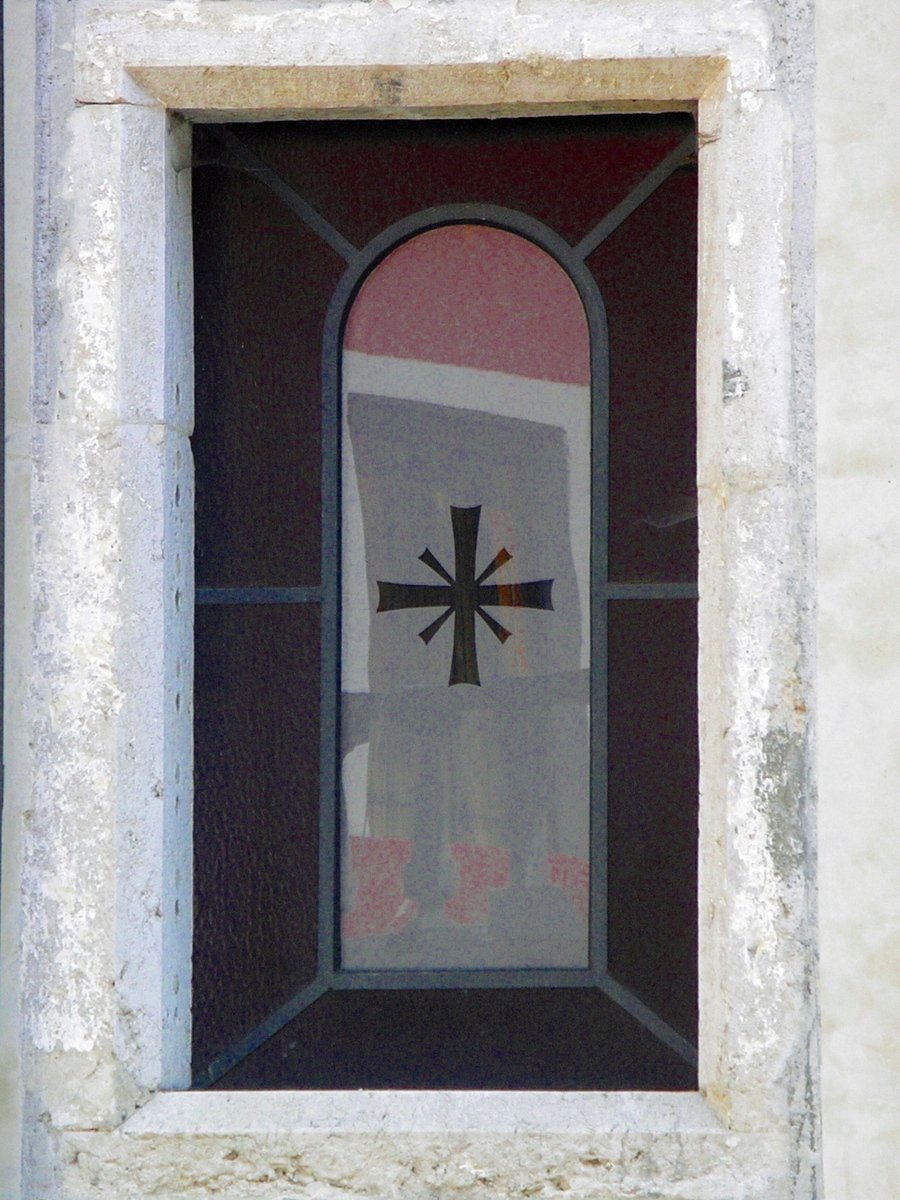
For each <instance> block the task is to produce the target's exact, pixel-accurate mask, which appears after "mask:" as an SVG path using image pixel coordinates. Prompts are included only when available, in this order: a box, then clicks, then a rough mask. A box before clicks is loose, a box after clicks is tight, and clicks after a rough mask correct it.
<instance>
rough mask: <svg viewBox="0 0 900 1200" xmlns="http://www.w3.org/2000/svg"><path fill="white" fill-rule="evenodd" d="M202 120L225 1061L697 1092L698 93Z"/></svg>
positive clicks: (209, 782) (200, 1016) (199, 349)
mask: <svg viewBox="0 0 900 1200" xmlns="http://www.w3.org/2000/svg"><path fill="white" fill-rule="evenodd" d="M196 143H197V144H196V166H197V170H196V171H195V187H194V240H195V254H196V283H195V292H196V304H197V308H196V321H195V334H196V338H195V343H196V363H197V368H196V369H197V426H196V432H195V435H194V443H193V444H194V454H195V461H196V472H197V555H196V562H197V602H198V607H197V614H196V680H195V762H196V779H195V790H196V796H195V810H196V828H195V913H196V917H195V939H194V1004H195V1011H194V1064H195V1079H196V1083H197V1085H198V1086H210V1085H212V1086H221V1087H227V1088H241V1087H248V1088H262V1087H264V1088H273V1087H274V1088H278V1087H287V1088H298V1087H313V1088H316V1087H323V1088H334V1087H379V1086H383V1087H404V1086H405V1087H410V1086H412V1087H472V1088H492V1087H493V1088H531V1087H535V1088H592V1089H614V1088H640V1089H660V1088H662V1089H665V1088H669V1089H685V1088H691V1087H693V1086H695V1083H696V1052H695V1049H694V1043H695V1041H696V936H697V935H696V925H697V917H696V822H697V731H696V730H697V714H696V654H697V646H696V484H695V442H696V419H695V398H694V337H695V326H696V312H695V310H696V164H695V156H694V133H693V126H692V122H691V120H690V118H688V117H687V116H684V115H672V114H664V115H652V116H650V115H647V116H639V117H628V118H624V117H602V118H601V117H590V118H588V117H584V118H552V119H550V118H546V119H545V118H535V119H523V120H503V121H494V122H489V121H465V122H462V121H459V122H450V121H429V122H384V123H376V122H333V123H332V122H317V123H293V124H287V123H284V124H272V125H258V126H245V125H244V126H233V127H227V126H218V127H205V128H202V129H198V131H197V134H196Z"/></svg>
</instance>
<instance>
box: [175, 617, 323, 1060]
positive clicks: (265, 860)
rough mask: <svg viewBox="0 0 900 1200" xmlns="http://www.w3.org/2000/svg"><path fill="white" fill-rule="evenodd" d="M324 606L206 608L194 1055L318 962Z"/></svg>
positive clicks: (252, 1016) (245, 1023)
mask: <svg viewBox="0 0 900 1200" xmlns="http://www.w3.org/2000/svg"><path fill="white" fill-rule="evenodd" d="M318 678H319V610H318V607H317V606H315V605H276V604H267V605H243V604H227V605H224V604H223V605H215V606H203V607H200V608H198V609H197V614H196V660H195V685H194V712H195V717H194V720H195V729H196V733H195V741H194V978H193V989H194V1061H195V1063H196V1064H204V1063H206V1062H208V1061H209V1060H210V1059H212V1058H214V1057H215V1056H216V1055H217V1054H220V1053H221V1052H222V1051H223V1050H225V1049H226V1048H227V1047H228V1046H229V1045H231V1043H232V1042H234V1041H235V1040H237V1039H238V1038H240V1037H242V1036H243V1035H244V1034H246V1033H248V1032H249V1031H250V1030H251V1029H253V1028H254V1027H255V1026H256V1025H257V1024H258V1023H259V1022H260V1021H262V1020H263V1019H264V1018H265V1017H267V1016H268V1015H269V1013H270V1012H271V1011H272V1009H273V1008H277V1007H278V1006H279V1005H280V1004H282V1003H284V1001H286V1000H288V999H289V998H290V997H291V996H292V995H293V994H294V993H295V992H296V991H297V990H298V989H299V988H300V987H301V986H302V985H303V984H304V983H307V982H309V980H311V979H312V978H313V976H314V975H315V971H316V915H317V904H318V837H319V823H318V815H319V687H318Z"/></svg>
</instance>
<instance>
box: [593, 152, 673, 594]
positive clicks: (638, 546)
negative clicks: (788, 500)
mask: <svg viewBox="0 0 900 1200" xmlns="http://www.w3.org/2000/svg"><path fill="white" fill-rule="evenodd" d="M696 220H697V171H696V169H695V168H693V167H690V166H687V167H684V168H681V169H679V170H677V171H676V172H675V173H674V174H673V175H672V176H670V178H669V179H668V180H667V181H666V183H664V184H663V185H662V187H660V188H659V190H658V191H657V192H655V193H654V194H653V195H652V196H651V197H650V198H649V199H648V200H646V201H645V202H644V203H643V204H642V205H641V206H640V207H639V208H638V209H637V210H636V211H635V212H633V213H632V214H631V216H630V217H629V218H628V220H627V221H625V222H624V223H623V224H622V225H621V226H620V227H619V228H618V229H617V230H615V232H614V233H612V234H611V235H610V236H609V237H608V238H607V239H606V241H605V242H603V243H602V245H601V246H600V248H599V250H597V251H596V253H595V254H593V255H591V256H590V258H589V259H588V266H589V267H590V268H591V270H592V271H593V272H594V274H595V276H596V278H597V280H598V281H599V283H600V286H601V288H602V289H603V299H604V303H605V304H606V313H607V319H608V322H609V357H610V380H609V388H610V404H609V450H610V454H609V576H610V579H612V580H614V581H616V582H619V583H626V582H640V581H648V580H657V581H661V580H665V581H676V580H679V581H684V582H688V581H691V580H694V579H696V577H697V463H696V460H697V449H696V446H697V422H696V407H697V405H696V398H695V394H696V378H695V368H694V356H695V351H694V343H695V338H696V307H697V239H696Z"/></svg>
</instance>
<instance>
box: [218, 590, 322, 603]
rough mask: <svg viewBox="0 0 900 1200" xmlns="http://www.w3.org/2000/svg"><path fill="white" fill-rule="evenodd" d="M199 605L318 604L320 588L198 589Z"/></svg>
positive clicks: (320, 593)
mask: <svg viewBox="0 0 900 1200" xmlns="http://www.w3.org/2000/svg"><path fill="white" fill-rule="evenodd" d="M194 598H195V600H196V602H197V604H318V603H320V601H321V599H322V589H321V588H320V587H243V588H208V587H201V588H197V590H196V594H195V597H194Z"/></svg>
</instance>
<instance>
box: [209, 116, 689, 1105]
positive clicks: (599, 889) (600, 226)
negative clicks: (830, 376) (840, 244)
mask: <svg viewBox="0 0 900 1200" xmlns="http://www.w3.org/2000/svg"><path fill="white" fill-rule="evenodd" d="M205 131H206V132H208V133H210V134H211V135H212V136H213V137H214V138H215V140H216V141H217V142H219V144H220V145H221V147H222V148H223V149H224V150H225V152H226V154H227V156H228V158H229V159H231V160H233V162H235V163H236V164H237V165H238V167H239V168H240V169H242V170H244V171H246V172H247V173H249V174H251V175H253V176H254V177H256V178H257V179H258V180H259V181H260V182H261V183H263V184H264V185H265V186H266V187H268V188H269V189H270V190H271V191H272V192H274V193H275V194H276V195H277V196H278V197H279V198H280V199H281V200H282V201H283V202H284V203H285V204H286V205H287V206H288V207H289V208H290V209H291V211H293V212H294V213H295V215H297V216H298V218H300V219H301V220H302V221H303V222H304V223H305V224H306V225H307V226H308V227H309V228H310V229H311V230H312V231H313V232H315V233H316V234H318V236H319V237H321V238H322V240H323V241H325V242H326V243H327V244H328V245H330V246H331V248H332V249H333V250H336V251H337V252H338V253H339V254H340V255H341V257H343V258H344V260H345V262H346V264H347V266H346V270H345V272H344V274H343V276H342V277H341V280H340V281H339V283H338V285H337V288H336V290H335V292H334V295H333V297H332V300H331V303H330V305H329V308H328V312H327V315H326V319H325V326H324V333H323V350H322V501H321V564H322V566H321V574H320V584H319V585H318V586H311V587H296V588H293V587H275V588H268V587H259V588H255V587H249V588H248V587H241V588H198V589H197V592H196V603H197V604H203V605H206V604H260V603H267V604H272V603H289V604H318V605H319V606H320V609H321V617H322V621H321V628H322V635H323V636H322V644H321V646H322V648H321V675H320V712H321V734H320V776H319V777H320V796H319V887H318V954H317V964H318V965H317V973H316V976H315V978H314V979H313V980H312V982H310V983H309V984H307V985H305V986H304V987H303V988H301V989H300V991H299V992H297V993H296V994H295V996H293V997H292V998H291V999H290V1000H289V1001H287V1002H286V1003H285V1004H283V1005H282V1006H281V1007H280V1008H278V1009H277V1010H276V1011H275V1012H273V1013H272V1014H271V1015H270V1016H269V1017H268V1018H267V1019H266V1020H265V1021H264V1022H262V1023H260V1024H259V1025H258V1026H257V1027H256V1028H255V1029H253V1030H252V1031H251V1032H250V1033H249V1034H247V1035H246V1036H245V1037H244V1038H242V1039H240V1040H239V1041H238V1042H237V1043H236V1044H234V1045H233V1046H231V1047H229V1048H228V1050H226V1051H224V1052H223V1053H222V1054H220V1055H218V1056H217V1057H216V1058H215V1059H214V1060H213V1061H212V1062H211V1063H210V1064H208V1066H207V1067H206V1068H205V1069H203V1070H202V1071H200V1072H198V1073H197V1074H196V1075H195V1076H194V1080H193V1086H194V1087H195V1088H203V1087H209V1086H210V1085H211V1084H213V1083H215V1082H216V1081H217V1080H218V1079H220V1078H221V1077H222V1076H223V1075H225V1074H226V1072H228V1071H229V1070H231V1068H232V1067H234V1066H236V1065H237V1064H238V1063H239V1062H241V1061H242V1060H243V1059H245V1058H246V1057H247V1056H248V1055H250V1054H252V1053H253V1051H254V1050H256V1049H257V1048H258V1047H259V1046H261V1045H262V1044H263V1043H264V1042H266V1041H267V1040H268V1039H269V1038H271V1037H272V1036H274V1035H275V1034H276V1033H277V1032H278V1031H279V1030H280V1029H282V1028H283V1027H284V1026H285V1025H286V1024H287V1023H288V1022H289V1021H290V1020H292V1019H293V1018H294V1017H296V1016H297V1015H299V1014H300V1013H301V1012H302V1011H303V1010H304V1009H306V1008H308V1007H309V1005H311V1004H313V1003H314V1002H315V1001H316V1000H318V999H319V998H320V997H321V996H323V995H324V994H325V993H327V992H329V991H356V990H366V989H393V990H401V989H425V988H427V989H440V988H460V989H462V988H534V987H559V988H573V987H578V988H581V987H585V988H596V989H598V990H599V991H601V992H603V993H604V994H605V995H606V996H607V997H608V998H609V999H610V1000H612V1001H613V1002H614V1003H616V1004H618V1005H619V1006H620V1007H621V1008H622V1009H624V1010H625V1011H626V1012H627V1013H628V1014H629V1015H630V1016H632V1017H633V1018H634V1019H635V1020H637V1021H638V1022H639V1023H640V1024H641V1025H643V1026H644V1027H645V1029H647V1031H648V1032H649V1033H650V1034H651V1035H653V1036H654V1037H656V1038H657V1039H658V1040H659V1041H661V1042H663V1043H664V1044H665V1045H666V1046H667V1047H669V1049H671V1050H673V1051H674V1052H675V1053H676V1054H677V1055H678V1056H679V1057H681V1058H682V1059H683V1060H684V1061H685V1062H687V1063H688V1064H689V1065H691V1066H693V1067H695V1068H696V1067H697V1064H698V1052H697V1047H696V1046H695V1045H694V1044H693V1043H692V1042H690V1041H689V1040H688V1039H686V1038H684V1037H683V1036H682V1035H681V1034H679V1033H678V1032H677V1031H676V1030H675V1029H673V1028H672V1027H671V1026H670V1025H668V1024H667V1022H665V1021H664V1020H663V1019H662V1018H661V1017H659V1016H658V1015H657V1014H656V1013H655V1012H653V1010H652V1009H650V1008H649V1007H648V1006H647V1005H646V1004H644V1003H643V1002H642V1001H641V1000H640V999H639V998H638V997H637V996H635V995H634V993H633V992H631V991H630V990H629V989H628V988H626V987H625V986H624V985H622V984H621V983H619V982H618V981H617V980H615V979H614V978H613V977H612V976H611V975H610V974H609V970H608V958H607V926H608V920H607V915H608V890H607V862H608V844H607V729H608V697H607V684H608V671H607V628H608V604H609V602H610V601H611V600H672V599H694V600H695V599H697V596H698V587H697V583H696V581H694V582H691V583H686V582H659V583H654V582H641V583H621V582H612V581H610V579H609V570H608V526H609V497H608V458H609V346H608V333H607V321H606V310H605V306H604V303H603V297H602V294H601V291H600V287H599V285H598V284H597V282H596V280H595V279H594V277H593V275H592V274H591V272H590V271H589V269H588V268H587V265H586V261H585V260H586V259H587V257H588V256H589V255H591V254H593V253H594V251H595V250H597V248H598V247H599V246H600V245H601V243H602V242H603V241H604V240H605V239H606V238H607V237H608V236H609V235H610V234H611V233H612V232H613V231H614V230H615V229H617V228H618V227H619V225H621V224H622V223H623V222H624V221H625V220H626V219H627V218H628V217H629V216H630V215H631V214H632V213H633V212H634V211H635V210H636V209H637V208H638V207H639V206H640V205H641V204H642V203H643V202H644V201H645V200H647V199H648V198H649V197H650V196H651V195H652V194H653V193H654V192H655V191H656V190H657V189H658V188H659V187H660V186H661V185H662V184H663V183H664V182H665V181H666V180H667V179H668V178H669V176H670V175H671V174H672V173H673V172H674V171H675V170H676V169H677V168H678V167H680V166H682V165H683V164H684V163H685V162H686V161H687V160H688V159H689V158H690V157H691V156H692V155H693V154H694V153H695V152H696V134H695V133H694V132H692V133H691V134H690V135H688V137H686V138H685V139H683V140H682V142H681V143H679V145H678V146H676V147H675V149H674V150H672V151H671V152H670V153H669V154H668V155H667V156H666V157H665V158H664V159H663V160H662V161H661V162H660V163H659V164H657V166H656V167H655V168H653V170H652V171H650V172H649V173H648V174H647V175H646V176H645V177H644V178H643V180H642V181H641V182H640V183H639V184H638V185H637V186H636V187H635V188H633V189H632V191H631V192H630V193H629V194H628V195H627V196H626V197H625V198H624V199H623V200H622V201H621V202H620V203H619V204H618V205H617V206H616V207H615V208H614V209H612V210H611V211H610V212H609V213H607V214H606V216H605V217H603V218H602V220H600V221H599V222H598V223H597V224H596V225H595V226H594V227H593V228H592V229H591V230H590V231H589V232H588V233H587V234H586V235H585V236H584V237H583V238H582V239H581V240H580V241H579V242H578V243H577V244H576V245H575V246H573V245H571V244H570V243H569V242H567V241H566V240H565V239H564V238H562V237H561V236H560V235H559V234H558V233H556V232H555V231H554V230H553V229H552V228H551V227H550V226H548V225H546V224H544V223H543V222H541V221H539V220H537V219H536V218H534V217H531V216H529V215H528V214H525V213H522V212H518V211H516V210H513V209H508V208H503V207H500V206H496V205H488V204H480V203H479V204H455V205H442V206H438V207H433V208H428V209H424V210H421V211H420V212H418V213H414V214H412V215H410V216H407V217H405V218H403V219H401V220H399V221H397V222H394V223H392V224H391V225H389V226H388V227H387V228H385V229H384V230H382V231H381V232H380V233H379V234H377V235H376V236H375V237H374V238H372V239H371V240H370V241H369V242H368V243H367V244H366V245H364V246H362V247H359V248H357V247H355V246H354V245H353V244H352V243H351V242H350V241H349V240H348V239H347V238H345V237H344V236H343V234H341V233H340V232H339V231H338V230H336V229H335V228H334V227H333V226H332V225H331V224H330V223H329V222H328V221H327V220H326V219H325V218H324V217H322V216H321V214H319V213H318V212H317V211H316V210H315V209H314V208H313V207H312V206H311V205H310V204H309V203H308V202H307V201H306V200H305V199H303V197H301V196H299V195H298V194H297V193H296V191H295V190H294V189H293V188H292V187H291V186H290V185H289V184H288V183H287V182H286V181H285V180H283V179H282V178H281V177H280V176H279V175H278V174H277V173H276V172H275V171H274V170H273V169H272V168H271V167H269V166H268V164H266V163H265V162H264V161H263V160H262V159H260V158H258V157H257V156H256V155H255V154H254V153H253V152H252V151H251V150H250V149H249V148H248V147H247V146H246V144H245V143H244V142H243V141H242V140H241V139H240V138H238V137H237V136H236V135H235V134H234V133H232V132H231V130H229V129H227V128H226V127H224V126H215V125H207V126H205ZM206 161H208V160H206ZM458 224H480V225H485V226H490V227H494V228H498V229H503V230H505V231H507V232H510V233H514V234H516V235H518V236H520V237H523V238H525V239H527V240H528V241H531V242H532V243H534V244H535V245H537V246H539V247H540V248H541V249H542V250H544V251H545V252H546V253H547V254H549V255H550V256H551V257H552V258H553V259H554V260H555V261H556V262H557V263H558V264H559V266H560V267H562V269H563V270H564V271H566V273H567V274H568V276H569V278H570V279H571V280H572V283H573V285H574V286H575V288H576V290H577V291H578V294H579V298H580V299H581V302H582V306H583V308H584V312H585V317H586V320H587V325H588V335H589V348H590V392H591V400H590V403H591V544H590V575H591V596H590V603H591V616H590V628H591V666H590V727H591V728H590V743H591V765H590V798H589V804H590V830H591V832H590V893H589V895H590V900H589V966H588V967H587V968H571V969H561V968H447V969H445V970H435V969H423V970H409V969H398V970H381V971H379V970H371V969H356V970H348V969H344V968H341V967H340V966H339V964H338V954H339V946H340V935H339V918H340V913H339V903H338V888H339V880H340V855H339V838H340V821H339V816H338V810H339V807H340V767H339V764H340V719H339V712H340V646H341V629H340V595H341V578H340V548H341V479H340V462H341V440H340V437H341V393H342V387H341V357H342V347H343V334H344V328H345V325H346V322H347V318H348V317H349V314H350V311H351V309H352V306H353V303H354V300H355V299H356V296H357V295H358V293H359V290H360V289H361V287H362V286H363V284H364V283H365V280H366V279H367V278H368V276H369V274H370V273H371V271H372V270H373V269H374V268H375V267H376V266H377V265H378V264H379V263H380V262H381V261H382V260H383V259H384V258H385V257H386V256H387V255H388V254H390V253H391V251H393V250H394V249H396V248H397V247H398V246H400V245H402V244H403V243H404V242H406V241H409V240H410V239H412V238H414V237H416V236H418V235H419V234H422V233H425V232H427V231H429V230H432V229H437V228H440V227H443V226H448V225H458Z"/></svg>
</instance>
